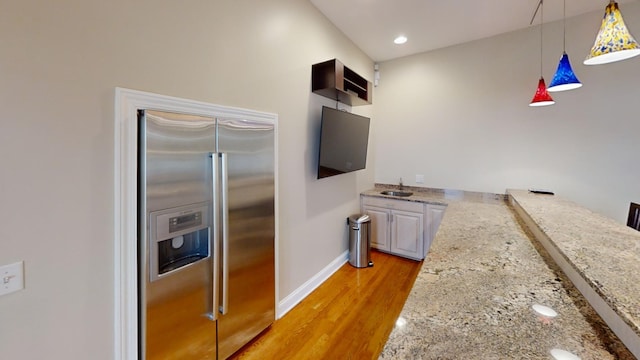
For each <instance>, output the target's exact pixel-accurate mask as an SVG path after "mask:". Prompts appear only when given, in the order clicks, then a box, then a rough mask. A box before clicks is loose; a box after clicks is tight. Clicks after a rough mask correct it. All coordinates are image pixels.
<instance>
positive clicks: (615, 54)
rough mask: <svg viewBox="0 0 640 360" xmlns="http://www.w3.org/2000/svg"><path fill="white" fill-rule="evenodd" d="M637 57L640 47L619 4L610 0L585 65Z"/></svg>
mask: <svg viewBox="0 0 640 360" xmlns="http://www.w3.org/2000/svg"><path fill="white" fill-rule="evenodd" d="M637 55H640V46H638V43H637V42H636V40H635V39H634V38H633V36H632V35H631V33H630V32H629V30H628V29H627V27H626V26H625V24H624V20H622V13H620V9H619V8H618V3H617V2H615V1H614V0H610V2H609V5H607V7H606V9H605V11H604V17H603V18H602V25H600V31H599V32H598V35H597V36H596V40H595V42H594V44H593V48H591V53H589V55H588V56H587V58H586V59H585V61H584V64H585V65H598V64H607V63H610V62H614V61H620V60H625V59H629V58H632V57H634V56H637Z"/></svg>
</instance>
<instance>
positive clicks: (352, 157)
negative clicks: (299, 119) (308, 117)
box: [318, 106, 370, 179]
mask: <svg viewBox="0 0 640 360" xmlns="http://www.w3.org/2000/svg"><path fill="white" fill-rule="evenodd" d="M369 120H370V119H369V118H367V117H364V116H360V115H356V114H352V113H350V112H346V111H342V110H338V109H332V108H330V107H326V106H323V107H322V126H321V130H320V156H319V160H318V179H321V178H325V177H329V176H333V175H339V174H344V173H348V172H351V171H356V170H362V169H364V168H365V166H366V164H367V145H368V143H369Z"/></svg>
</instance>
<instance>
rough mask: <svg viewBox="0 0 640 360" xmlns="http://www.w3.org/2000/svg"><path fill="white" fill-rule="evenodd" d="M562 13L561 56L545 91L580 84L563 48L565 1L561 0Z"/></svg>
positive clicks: (575, 86) (577, 86) (562, 89)
mask: <svg viewBox="0 0 640 360" xmlns="http://www.w3.org/2000/svg"><path fill="white" fill-rule="evenodd" d="M562 3H563V13H562V57H561V58H560V63H559V64H558V69H557V70H556V74H555V75H554V76H553V79H552V80H551V84H549V87H548V88H547V91H551V92H554V91H565V90H572V89H577V88H579V87H581V86H582V83H581V82H580V80H578V77H577V76H576V74H574V73H573V69H572V68H571V63H570V62H569V55H567V52H566V50H565V45H566V38H567V36H566V24H565V23H566V18H567V15H566V1H564V0H563V2H562Z"/></svg>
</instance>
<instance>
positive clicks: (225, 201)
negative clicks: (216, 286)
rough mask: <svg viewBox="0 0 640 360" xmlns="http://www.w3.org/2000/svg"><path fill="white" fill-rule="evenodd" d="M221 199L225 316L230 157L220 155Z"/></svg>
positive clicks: (224, 306)
mask: <svg viewBox="0 0 640 360" xmlns="http://www.w3.org/2000/svg"><path fill="white" fill-rule="evenodd" d="M220 160H221V161H220V162H221V164H220V165H221V167H220V175H221V181H220V185H221V191H220V193H221V198H222V204H221V205H222V287H221V289H222V304H220V308H219V311H220V313H221V314H222V315H225V314H226V313H227V312H228V311H229V194H228V191H229V177H228V175H229V173H228V171H227V170H228V167H227V165H228V157H227V154H226V153H220Z"/></svg>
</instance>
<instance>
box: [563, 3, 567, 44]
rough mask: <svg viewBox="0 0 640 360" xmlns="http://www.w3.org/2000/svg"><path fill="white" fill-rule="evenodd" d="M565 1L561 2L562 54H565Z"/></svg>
mask: <svg viewBox="0 0 640 360" xmlns="http://www.w3.org/2000/svg"><path fill="white" fill-rule="evenodd" d="M566 46H567V0H562V53H563V54H565V53H566V52H567V47H566Z"/></svg>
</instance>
